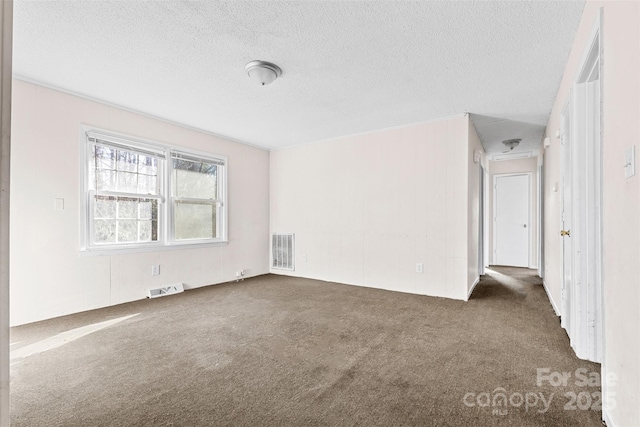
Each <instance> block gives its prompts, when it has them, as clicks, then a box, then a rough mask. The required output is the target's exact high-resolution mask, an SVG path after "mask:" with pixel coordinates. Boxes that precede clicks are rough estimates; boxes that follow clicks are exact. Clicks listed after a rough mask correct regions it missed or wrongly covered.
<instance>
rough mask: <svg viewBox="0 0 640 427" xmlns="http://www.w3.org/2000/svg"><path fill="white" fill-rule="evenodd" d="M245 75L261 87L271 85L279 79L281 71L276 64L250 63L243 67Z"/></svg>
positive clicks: (264, 62)
mask: <svg viewBox="0 0 640 427" xmlns="http://www.w3.org/2000/svg"><path fill="white" fill-rule="evenodd" d="M244 69H245V70H247V74H248V75H249V77H251V78H252V79H253V80H255V81H256V82H258V83H260V84H261V85H262V86H264V85H268V84H269V83H273V81H274V80H275V79H277V78H278V77H280V75H281V74H282V70H281V69H280V67H278V66H277V65H276V64H272V63H271V62H266V61H251V62H249V63H248V64H247V65H245V67H244Z"/></svg>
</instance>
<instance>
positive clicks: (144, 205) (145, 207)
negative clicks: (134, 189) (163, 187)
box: [139, 200, 152, 219]
mask: <svg viewBox="0 0 640 427" xmlns="http://www.w3.org/2000/svg"><path fill="white" fill-rule="evenodd" d="M139 208H140V219H151V218H152V216H151V211H152V204H151V200H141V201H140V205H139Z"/></svg>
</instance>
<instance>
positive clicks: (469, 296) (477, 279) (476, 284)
mask: <svg viewBox="0 0 640 427" xmlns="http://www.w3.org/2000/svg"><path fill="white" fill-rule="evenodd" d="M478 283H480V276H478V277H476V280H475V282H473V285H471V289H469V292H467V299H465V301H469V299H470V298H471V294H472V293H473V290H474V289H475V288H476V286H478Z"/></svg>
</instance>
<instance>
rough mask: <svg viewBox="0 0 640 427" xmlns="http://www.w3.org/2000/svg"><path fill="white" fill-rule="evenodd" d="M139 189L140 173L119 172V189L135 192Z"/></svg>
mask: <svg viewBox="0 0 640 427" xmlns="http://www.w3.org/2000/svg"><path fill="white" fill-rule="evenodd" d="M137 190H138V174H136V173H129V172H118V191H123V192H125V193H135V192H136V191H137Z"/></svg>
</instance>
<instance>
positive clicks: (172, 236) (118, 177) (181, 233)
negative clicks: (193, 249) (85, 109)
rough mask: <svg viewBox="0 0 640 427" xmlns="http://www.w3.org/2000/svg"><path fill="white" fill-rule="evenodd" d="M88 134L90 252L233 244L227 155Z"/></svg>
mask: <svg viewBox="0 0 640 427" xmlns="http://www.w3.org/2000/svg"><path fill="white" fill-rule="evenodd" d="M84 134H85V142H84V143H85V147H86V154H87V156H86V159H87V167H86V169H85V200H86V227H85V229H86V231H85V233H84V242H83V247H84V249H86V250H92V249H118V248H142V247H159V246H172V245H185V244H186V245H188V244H202V243H216V242H224V241H225V240H226V215H225V213H226V208H225V200H224V198H225V191H224V190H225V185H224V184H225V178H226V170H225V169H226V168H225V164H226V160H225V159H224V158H223V157H218V156H212V155H201V154H197V153H193V152H189V151H186V150H181V149H178V148H176V147H166V146H160V145H155V144H150V143H147V142H144V143H143V142H139V141H136V140H134V139H128V138H123V137H119V136H118V137H116V136H113V135H109V134H106V133H105V134H103V133H99V132H96V131H86V132H85V133H84ZM167 159H169V161H167ZM166 189H169V190H168V191H167V190H166ZM167 192H168V194H166V193H167ZM167 200H168V202H167Z"/></svg>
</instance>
